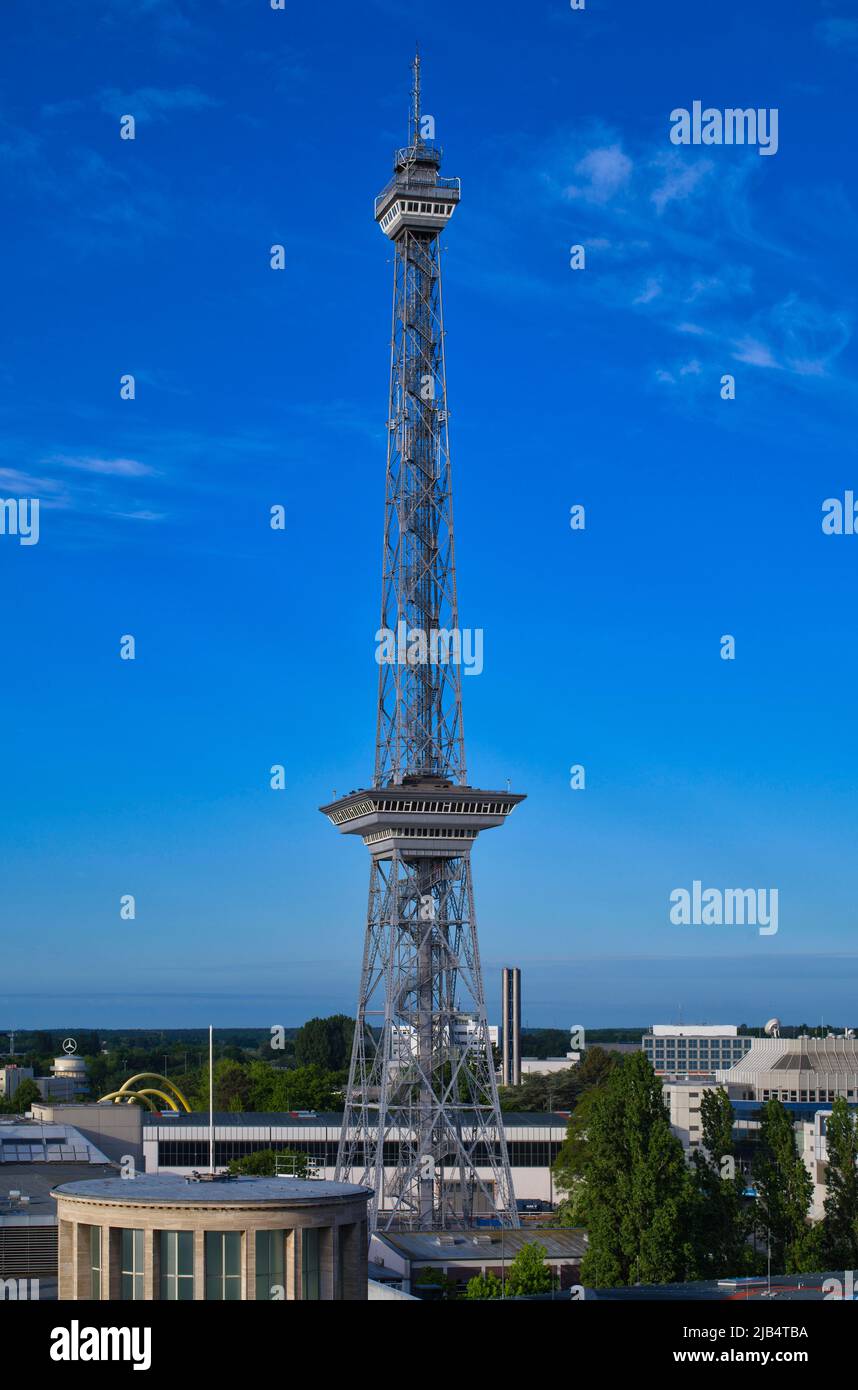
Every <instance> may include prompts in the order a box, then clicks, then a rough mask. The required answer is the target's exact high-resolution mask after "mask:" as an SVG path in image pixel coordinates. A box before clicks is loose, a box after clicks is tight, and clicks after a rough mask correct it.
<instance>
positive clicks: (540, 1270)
mask: <svg viewBox="0 0 858 1390" xmlns="http://www.w3.org/2000/svg"><path fill="white" fill-rule="evenodd" d="M547 1254H548V1251H547V1250H546V1248H545V1246H544V1245H540V1244H539V1242H538V1241H533V1243H532V1244H530V1245H523V1246H522V1247H521V1249H520V1250H519V1252H518V1254H517V1255H516V1257H515V1259H514V1260H513V1261H512V1264H511V1265H510V1267H509V1269H508V1270H507V1273H506V1294H507V1298H521V1297H523V1296H524V1295H525V1294H534V1293H550V1292H551V1289H552V1285H553V1279H552V1274H551V1269H550V1267H549V1266H548V1265H547V1264H546V1263H545V1256H546V1255H547Z"/></svg>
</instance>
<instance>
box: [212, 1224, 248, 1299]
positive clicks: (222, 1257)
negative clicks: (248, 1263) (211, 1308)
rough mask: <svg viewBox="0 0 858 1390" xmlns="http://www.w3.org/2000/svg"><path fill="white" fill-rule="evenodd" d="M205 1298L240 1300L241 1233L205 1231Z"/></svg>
mask: <svg viewBox="0 0 858 1390" xmlns="http://www.w3.org/2000/svg"><path fill="white" fill-rule="evenodd" d="M205 1250H206V1298H207V1299H215V1300H216V1299H222V1300H225V1301H226V1302H228V1303H230V1302H236V1301H237V1300H240V1298H241V1231H206V1241H205Z"/></svg>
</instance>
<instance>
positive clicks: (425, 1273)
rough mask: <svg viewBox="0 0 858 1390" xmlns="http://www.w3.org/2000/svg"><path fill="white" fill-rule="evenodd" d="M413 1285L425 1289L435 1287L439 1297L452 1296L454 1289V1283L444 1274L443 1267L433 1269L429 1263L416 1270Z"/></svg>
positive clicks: (433, 1288)
mask: <svg viewBox="0 0 858 1390" xmlns="http://www.w3.org/2000/svg"><path fill="white" fill-rule="evenodd" d="M414 1286H415V1288H417V1289H425V1290H427V1291H428V1290H430V1289H431V1290H435V1289H437V1290H438V1297H439V1298H452V1296H453V1294H454V1293H455V1291H456V1285H455V1283H454V1282H453V1280H452V1279H451V1278H450V1276H449V1275H448V1274H445V1273H444V1271H443V1269H433V1268H432V1266H431V1265H424V1266H423V1268H422V1269H419V1270H418V1271H417V1277H416V1279H415V1280H414Z"/></svg>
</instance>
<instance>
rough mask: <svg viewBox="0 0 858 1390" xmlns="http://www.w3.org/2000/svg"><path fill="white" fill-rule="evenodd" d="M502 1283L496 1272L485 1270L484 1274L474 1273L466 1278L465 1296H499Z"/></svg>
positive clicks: (501, 1292) (501, 1291)
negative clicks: (471, 1276) (471, 1277)
mask: <svg viewBox="0 0 858 1390" xmlns="http://www.w3.org/2000/svg"><path fill="white" fill-rule="evenodd" d="M502 1295H503V1285H502V1284H501V1281H500V1279H499V1278H498V1277H497V1275H496V1274H492V1272H491V1270H487V1271H486V1273H485V1274H475V1275H474V1277H473V1279H469V1280H468V1285H467V1288H466V1289H465V1298H482V1299H484V1298H501V1297H502Z"/></svg>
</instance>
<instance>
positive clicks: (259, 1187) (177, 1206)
mask: <svg viewBox="0 0 858 1390" xmlns="http://www.w3.org/2000/svg"><path fill="white" fill-rule="evenodd" d="M53 1196H54V1198H55V1200H56V1203H57V1216H58V1220H59V1297H60V1299H77V1300H80V1299H99V1300H111V1301H113V1300H123V1301H138V1300H147V1301H152V1300H167V1301H174V1300H178V1301H192V1300H194V1301H199V1300H209V1301H227V1302H234V1301H239V1300H244V1299H247V1300H265V1301H275V1302H277V1301H283V1300H285V1301H293V1300H313V1301H315V1300H322V1301H330V1300H351V1301H361V1300H365V1299H366V1296H367V1240H368V1234H367V1202H368V1201H369V1199H370V1197H371V1196H372V1193H371V1192H370V1190H369V1189H368V1188H365V1187H357V1186H355V1185H353V1184H351V1183H332V1182H312V1181H309V1182H308V1181H305V1180H303V1179H300V1178H279V1177H278V1178H245V1177H237V1178H227V1177H225V1176H218V1175H215V1176H213V1177H209V1175H207V1174H204V1175H200V1176H199V1177H198V1178H196V1179H193V1178H192V1179H188V1178H181V1177H176V1176H168V1175H165V1174H162V1175H158V1176H149V1175H146V1176H142V1177H137V1178H119V1177H112V1178H101V1179H96V1180H94V1181H89V1182H73V1183H67V1184H63V1185H61V1186H59V1187H57V1188H56V1189H55V1191H54V1193H53Z"/></svg>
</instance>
